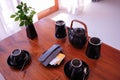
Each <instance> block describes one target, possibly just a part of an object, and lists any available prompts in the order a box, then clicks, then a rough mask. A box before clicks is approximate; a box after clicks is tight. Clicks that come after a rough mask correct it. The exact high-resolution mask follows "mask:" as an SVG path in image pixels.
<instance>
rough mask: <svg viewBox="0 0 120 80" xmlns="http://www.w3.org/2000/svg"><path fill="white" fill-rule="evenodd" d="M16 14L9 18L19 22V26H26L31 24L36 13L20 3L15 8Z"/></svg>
mask: <svg viewBox="0 0 120 80" xmlns="http://www.w3.org/2000/svg"><path fill="white" fill-rule="evenodd" d="M16 8H17V9H18V11H17V12H15V13H14V14H12V15H11V16H10V18H14V19H15V21H19V22H20V24H19V26H28V25H30V24H32V23H33V20H32V19H33V16H34V14H35V13H36V12H35V11H34V9H33V8H32V7H28V6H27V4H26V3H23V2H21V3H20V4H19V5H18V6H17V7H16Z"/></svg>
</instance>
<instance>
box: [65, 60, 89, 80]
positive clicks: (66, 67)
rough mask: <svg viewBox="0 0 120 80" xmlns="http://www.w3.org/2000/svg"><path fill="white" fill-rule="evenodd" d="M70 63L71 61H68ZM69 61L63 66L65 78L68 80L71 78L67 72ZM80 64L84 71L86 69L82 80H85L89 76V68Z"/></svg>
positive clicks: (84, 64)
mask: <svg viewBox="0 0 120 80" xmlns="http://www.w3.org/2000/svg"><path fill="white" fill-rule="evenodd" d="M70 61H71V60H70ZM70 61H68V62H67V63H66V64H65V66H64V72H65V74H66V76H67V77H68V78H70V76H71V74H70V72H69V70H68V69H69V64H70ZM82 63H83V66H84V69H85V68H86V72H85V77H84V79H83V80H87V78H88V75H89V72H90V70H89V66H88V65H87V64H86V63H85V62H84V61H82Z"/></svg>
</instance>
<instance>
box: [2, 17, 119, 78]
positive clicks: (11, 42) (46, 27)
mask: <svg viewBox="0 0 120 80" xmlns="http://www.w3.org/2000/svg"><path fill="white" fill-rule="evenodd" d="M34 25H35V28H36V31H37V33H38V38H36V39H34V40H30V39H28V38H27V36H26V31H25V28H24V29H22V30H21V31H20V32H18V33H15V34H14V35H12V36H10V37H8V38H6V39H4V40H3V41H1V42H0V72H1V73H2V74H3V76H4V77H5V78H6V80H69V79H68V78H67V77H66V75H65V74H64V65H65V63H66V62H67V61H69V60H71V59H73V58H79V59H81V60H83V61H85V62H86V63H87V64H88V65H89V67H90V74H89V77H88V80H120V73H119V72H120V70H119V69H120V51H119V50H116V49H114V48H112V47H110V46H108V45H106V44H104V43H103V44H102V47H101V57H100V58H99V59H98V60H93V59H90V58H88V57H87V56H86V54H85V51H86V47H87V44H86V45H85V47H84V48H82V49H76V48H74V47H73V46H71V44H70V43H69V41H68V37H66V39H65V40H58V39H56V38H55V36H54V33H55V21H52V20H50V19H45V18H44V19H41V20H40V21H38V22H36V23H35V24H34ZM56 43H58V44H60V45H61V47H62V48H63V52H64V54H65V55H66V58H65V60H64V62H63V63H62V65H60V66H58V67H56V68H47V67H44V66H43V65H42V64H41V63H40V62H39V61H38V58H39V57H40V56H41V55H42V53H43V52H44V51H45V50H47V49H49V48H50V47H51V46H52V45H53V44H56ZM16 48H20V49H24V50H27V51H29V52H30V55H31V58H32V61H31V64H29V65H28V66H27V67H26V68H25V69H24V71H17V70H14V69H11V68H10V67H9V66H8V64H7V58H8V56H9V55H10V54H11V52H12V50H14V49H16Z"/></svg>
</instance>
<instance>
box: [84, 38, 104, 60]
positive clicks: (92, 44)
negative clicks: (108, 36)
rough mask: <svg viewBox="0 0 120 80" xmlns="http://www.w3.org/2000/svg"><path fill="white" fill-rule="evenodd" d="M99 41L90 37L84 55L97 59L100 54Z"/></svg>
mask: <svg viewBox="0 0 120 80" xmlns="http://www.w3.org/2000/svg"><path fill="white" fill-rule="evenodd" d="M101 44H102V42H101V40H100V39H99V38H98V37H92V38H90V39H89V41H88V46H87V49H86V55H87V56H88V57H89V58H92V59H98V58H99V57H100V52H101Z"/></svg>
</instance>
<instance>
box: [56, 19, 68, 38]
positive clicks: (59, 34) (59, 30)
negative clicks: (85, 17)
mask: <svg viewBox="0 0 120 80" xmlns="http://www.w3.org/2000/svg"><path fill="white" fill-rule="evenodd" d="M55 37H56V38H58V39H62V38H65V37H66V27H65V22H64V21H63V20H58V21H56V23H55Z"/></svg>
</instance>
